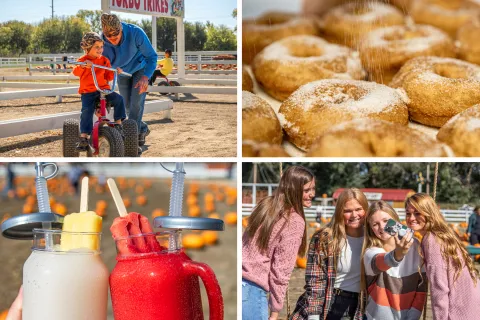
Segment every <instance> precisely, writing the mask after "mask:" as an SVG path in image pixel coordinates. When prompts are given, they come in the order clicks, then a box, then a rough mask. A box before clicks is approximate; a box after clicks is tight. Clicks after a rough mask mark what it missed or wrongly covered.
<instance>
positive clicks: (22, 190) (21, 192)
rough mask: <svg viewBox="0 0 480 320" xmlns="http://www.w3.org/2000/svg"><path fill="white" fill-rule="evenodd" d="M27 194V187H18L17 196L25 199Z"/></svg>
mask: <svg viewBox="0 0 480 320" xmlns="http://www.w3.org/2000/svg"><path fill="white" fill-rule="evenodd" d="M26 196H27V190H26V189H25V188H17V197H19V198H20V199H23V198H25V197H26Z"/></svg>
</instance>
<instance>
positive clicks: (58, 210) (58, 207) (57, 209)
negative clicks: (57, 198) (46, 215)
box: [53, 203, 67, 216]
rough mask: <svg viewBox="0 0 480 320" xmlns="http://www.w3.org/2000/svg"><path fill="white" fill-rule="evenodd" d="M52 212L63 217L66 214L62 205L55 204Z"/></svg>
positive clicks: (65, 208) (65, 209)
mask: <svg viewBox="0 0 480 320" xmlns="http://www.w3.org/2000/svg"><path fill="white" fill-rule="evenodd" d="M53 212H55V213H57V214H59V215H61V216H64V215H66V214H67V207H66V206H65V205H64V204H62V203H57V204H55V207H54V209H53Z"/></svg>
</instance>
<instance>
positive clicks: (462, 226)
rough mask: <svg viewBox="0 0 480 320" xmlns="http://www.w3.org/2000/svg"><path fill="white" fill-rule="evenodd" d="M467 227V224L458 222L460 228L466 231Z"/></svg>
mask: <svg viewBox="0 0 480 320" xmlns="http://www.w3.org/2000/svg"><path fill="white" fill-rule="evenodd" d="M467 227H468V223H466V222H460V228H464V229H466V228H467Z"/></svg>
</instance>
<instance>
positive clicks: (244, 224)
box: [242, 217, 248, 228]
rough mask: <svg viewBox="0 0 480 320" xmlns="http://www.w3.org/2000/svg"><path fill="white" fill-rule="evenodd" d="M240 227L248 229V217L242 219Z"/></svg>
mask: <svg viewBox="0 0 480 320" xmlns="http://www.w3.org/2000/svg"><path fill="white" fill-rule="evenodd" d="M242 227H244V228H246V227H248V217H244V218H243V219H242Z"/></svg>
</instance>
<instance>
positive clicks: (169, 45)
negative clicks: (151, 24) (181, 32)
mask: <svg viewBox="0 0 480 320" xmlns="http://www.w3.org/2000/svg"><path fill="white" fill-rule="evenodd" d="M176 37H177V22H176V21H175V19H172V18H158V19H157V47H158V50H160V51H163V50H165V49H171V50H172V51H173V48H174V45H173V43H174V42H175V39H176Z"/></svg>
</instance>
